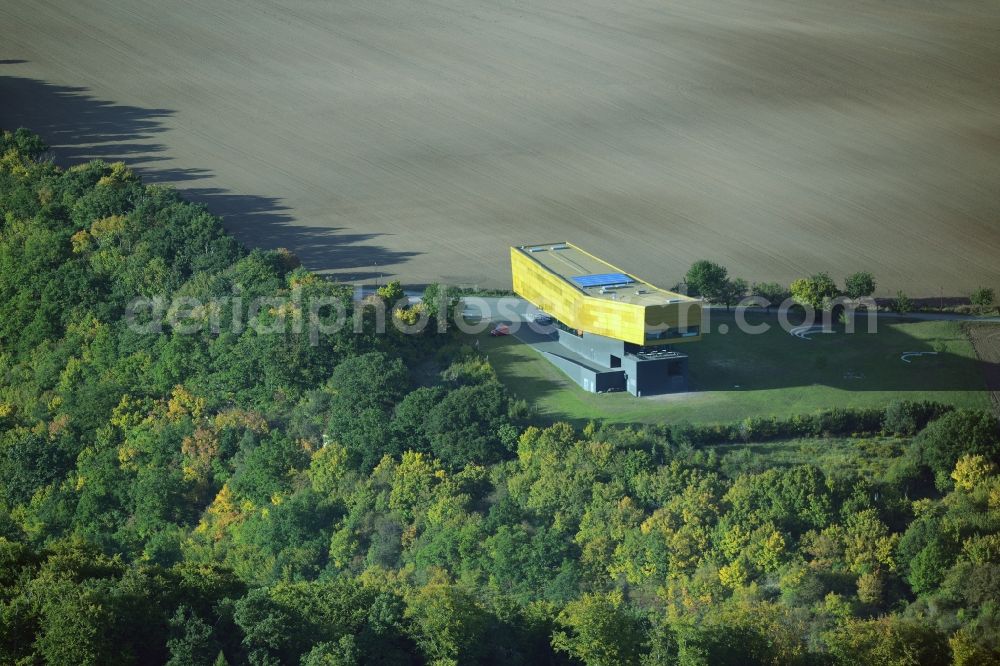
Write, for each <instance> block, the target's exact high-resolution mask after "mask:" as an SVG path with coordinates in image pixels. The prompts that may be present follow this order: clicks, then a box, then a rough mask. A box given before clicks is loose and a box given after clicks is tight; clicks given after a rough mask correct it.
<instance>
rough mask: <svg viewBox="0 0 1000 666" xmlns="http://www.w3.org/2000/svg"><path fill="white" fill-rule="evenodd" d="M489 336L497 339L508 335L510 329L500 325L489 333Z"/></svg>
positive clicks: (505, 325)
mask: <svg viewBox="0 0 1000 666" xmlns="http://www.w3.org/2000/svg"><path fill="white" fill-rule="evenodd" d="M490 335H492V336H493V337H494V338H498V337H500V336H501V335H510V327H509V326H507V324H500V325H499V326H497V327H496V328H494V329H493V330H492V331H490Z"/></svg>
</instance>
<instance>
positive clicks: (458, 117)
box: [0, 0, 1000, 296]
mask: <svg viewBox="0 0 1000 666" xmlns="http://www.w3.org/2000/svg"><path fill="white" fill-rule="evenodd" d="M998 35H1000V4H998V3H996V2H990V1H986V0H947V1H945V0H862V1H852V0H839V1H831V0H622V1H615V2H611V1H609V0H538V1H532V2H525V1H522V0H490V1H489V2H487V1H485V0H429V1H423V0H420V1H415V0H181V1H179V2H163V1H162V0H115V1H112V0H74V1H73V2H64V1H56V0H4V2H2V3H0V125H5V126H10V125H18V124H24V125H28V126H31V127H34V128H35V129H37V130H38V131H39V132H40V133H41V134H43V136H44V137H45V138H46V139H47V140H48V141H49V142H50V143H51V144H52V145H54V146H55V147H56V148H57V153H56V154H57V156H58V157H59V158H60V159H62V160H63V161H67V162H70V161H75V160H79V159H83V158H88V157H104V158H108V159H114V158H124V159H126V160H129V161H131V162H132V163H134V164H136V165H137V166H139V167H140V168H141V170H142V171H143V172H144V173H145V174H146V175H147V176H148V177H150V178H153V179H155V180H159V181H162V182H170V183H176V184H177V185H178V186H179V187H181V188H185V189H187V190H188V191H189V192H190V193H191V195H192V196H194V197H196V198H198V199H201V200H203V201H205V202H206V203H207V204H209V205H210V206H211V207H212V208H213V209H214V210H215V211H217V212H219V213H222V214H224V215H226V216H227V223H228V225H229V226H230V228H231V229H232V230H233V231H235V232H236V234H237V235H238V236H239V237H240V238H241V239H242V240H244V241H245V242H247V243H249V244H251V245H260V246H265V247H274V246H287V247H290V248H291V249H293V250H294V251H295V252H297V253H298V254H299V255H300V256H301V257H302V258H303V259H304V260H305V262H306V263H307V265H309V266H310V267H312V268H315V269H319V270H328V271H334V272H339V273H341V274H343V275H344V276H345V277H360V278H367V279H371V278H372V277H375V276H378V275H379V274H380V273H385V274H395V275H398V276H400V277H401V278H403V279H405V280H408V281H410V282H415V283H419V282H426V281H431V280H446V281H451V282H458V283H478V284H481V285H484V286H500V285H506V284H508V281H509V275H508V266H507V254H506V247H507V246H508V245H510V244H519V243H528V242H545V241H549V240H553V241H554V240H563V239H569V240H572V241H574V242H576V243H578V244H579V245H581V246H582V247H585V248H587V249H589V250H592V251H594V252H597V253H600V254H601V255H603V256H605V257H606V258H607V259H609V260H610V261H612V262H613V263H616V264H619V265H621V266H622V267H626V268H627V269H628V270H631V271H633V272H635V273H638V274H639V275H641V276H643V277H645V278H647V279H650V280H653V281H656V282H660V283H663V284H664V285H666V286H670V285H671V284H673V283H674V282H676V281H678V280H679V279H680V277H681V276H682V275H683V273H684V271H685V269H686V268H687V266H688V265H689V264H690V263H691V261H692V259H695V258H711V259H715V260H718V261H720V262H722V263H724V264H726V265H728V266H729V267H730V269H731V272H733V273H734V274H736V275H741V276H743V277H745V278H748V279H750V280H764V279H767V280H781V281H785V282H787V281H790V280H791V279H793V278H795V277H798V276H800V275H802V274H805V273H810V272H814V271H816V270H828V271H830V272H831V273H832V274H833V275H834V276H835V277H836V278H838V280H839V279H841V278H842V277H843V276H844V275H846V274H847V273H848V272H851V271H854V270H858V269H866V270H871V271H873V272H874V273H875V274H876V275H877V277H878V278H879V281H880V288H879V294H880V295H885V294H889V293H895V290H897V289H904V290H906V291H907V292H908V293H909V294H910V295H912V296H938V295H939V294H941V293H942V292H943V294H944V295H946V296H947V295H961V294H967V293H969V291H971V290H972V289H973V288H975V287H977V286H979V285H993V286H998V287H1000V261H998V260H997V257H998V256H1000V196H998V193H1000V189H998V188H1000V84H998V72H1000V38H998Z"/></svg>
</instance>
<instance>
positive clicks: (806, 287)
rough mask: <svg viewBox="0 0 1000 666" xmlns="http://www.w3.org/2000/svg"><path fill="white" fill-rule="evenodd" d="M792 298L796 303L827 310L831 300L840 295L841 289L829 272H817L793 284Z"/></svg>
mask: <svg viewBox="0 0 1000 666" xmlns="http://www.w3.org/2000/svg"><path fill="white" fill-rule="evenodd" d="M791 292H792V298H794V299H795V302H796V303H799V304H800V305H805V306H808V307H811V308H813V309H814V310H826V309H828V308H829V307H830V301H831V300H832V299H834V298H836V297H837V296H839V295H840V290H839V289H837V285H836V284H835V283H834V281H833V278H831V277H830V276H829V274H827V273H816V274H815V275H811V276H810V277H807V278H800V279H798V280H795V281H794V282H792V284H791Z"/></svg>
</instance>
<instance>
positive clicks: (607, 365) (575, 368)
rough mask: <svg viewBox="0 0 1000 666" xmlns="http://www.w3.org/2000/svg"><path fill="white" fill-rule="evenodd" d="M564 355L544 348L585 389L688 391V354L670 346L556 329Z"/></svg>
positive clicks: (645, 392) (643, 392) (642, 392)
mask: <svg viewBox="0 0 1000 666" xmlns="http://www.w3.org/2000/svg"><path fill="white" fill-rule="evenodd" d="M558 334H559V345H560V346H561V347H563V348H565V349H566V353H565V354H563V353H561V352H560V350H558V349H552V348H551V347H550V348H548V349H546V350H545V351H543V354H544V355H545V356H546V358H548V359H549V361H551V362H552V363H553V364H554V365H555V366H557V367H558V368H559V369H560V370H562V371H563V372H565V373H566V374H567V375H569V376H570V377H571V378H572V379H573V380H574V381H576V383H578V384H579V385H580V386H582V387H583V388H584V389H586V390H588V391H593V392H595V393H603V392H605V391H623V390H624V391H628V392H629V393H631V394H633V395H637V396H643V395H656V394H660V393H678V392H683V391H687V390H688V357H687V355H686V354H682V353H680V352H677V351H675V350H673V349H671V348H669V347H663V346H660V347H640V346H638V345H634V344H632V343H628V342H624V341H622V340H614V339H612V338H606V337H604V336H600V335H593V334H591V333H584V334H583V335H576V334H575V333H573V332H571V331H567V330H564V329H561V328H560V329H559V331H558Z"/></svg>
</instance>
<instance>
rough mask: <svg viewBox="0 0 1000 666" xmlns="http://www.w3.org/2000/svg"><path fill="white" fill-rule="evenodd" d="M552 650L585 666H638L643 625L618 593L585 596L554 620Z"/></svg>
mask: <svg viewBox="0 0 1000 666" xmlns="http://www.w3.org/2000/svg"><path fill="white" fill-rule="evenodd" d="M556 626H557V629H556V631H554V632H553V634H552V647H554V648H555V649H556V651H558V652H565V653H566V654H568V655H570V656H571V657H573V658H575V659H579V660H580V661H581V662H583V663H584V664H586V665H587V666H622V665H625V664H638V663H639V657H640V656H641V655H642V653H643V644H644V643H645V638H646V637H645V626H644V622H643V621H642V620H641V619H640V618H639V617H637V616H636V615H635V614H633V613H632V612H631V610H630V609H629V608H628V607H627V606H626V605H625V604H624V601H623V599H622V594H621V592H619V591H614V592H609V593H608V594H585V595H583V597H582V598H580V599H579V600H577V601H571V602H569V603H568V604H566V607H565V608H563V610H562V611H561V612H560V613H559V616H558V617H557V618H556Z"/></svg>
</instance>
